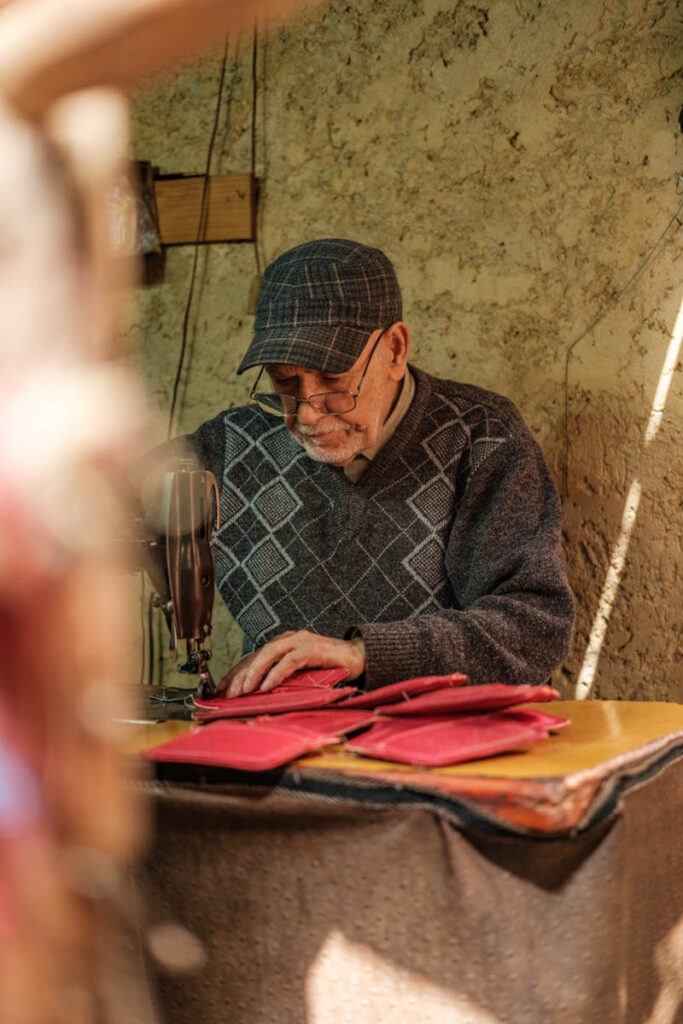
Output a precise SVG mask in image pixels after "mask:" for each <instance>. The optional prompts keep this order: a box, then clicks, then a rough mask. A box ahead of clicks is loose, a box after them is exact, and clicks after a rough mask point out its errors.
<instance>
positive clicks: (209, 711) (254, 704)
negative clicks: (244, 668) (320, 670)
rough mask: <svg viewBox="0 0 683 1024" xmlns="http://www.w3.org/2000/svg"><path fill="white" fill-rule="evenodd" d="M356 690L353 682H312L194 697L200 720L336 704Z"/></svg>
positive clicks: (245, 716)
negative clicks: (331, 684) (239, 693)
mask: <svg viewBox="0 0 683 1024" xmlns="http://www.w3.org/2000/svg"><path fill="white" fill-rule="evenodd" d="M352 693H355V688H354V687H353V686H342V687H339V688H338V689H334V688H332V687H316V686H311V687H307V688H306V689H303V688H302V689H297V688H293V689H287V688H286V687H284V686H278V687H277V689H275V690H269V691H268V692H267V693H264V692H263V691H262V690H257V691H256V693H248V694H247V695H246V696H245V697H214V698H212V699H211V700H197V701H195V705H196V711H195V712H194V716H193V717H194V718H195V720H196V721H198V722H211V721H213V720H214V719H217V718H250V717H252V716H256V715H268V714H277V713H278V712H280V711H306V710H310V709H311V708H322V707H324V706H325V705H326V704H334V703H335V701H338V700H339V699H340V698H342V697H348V696H350V695H351V694H352Z"/></svg>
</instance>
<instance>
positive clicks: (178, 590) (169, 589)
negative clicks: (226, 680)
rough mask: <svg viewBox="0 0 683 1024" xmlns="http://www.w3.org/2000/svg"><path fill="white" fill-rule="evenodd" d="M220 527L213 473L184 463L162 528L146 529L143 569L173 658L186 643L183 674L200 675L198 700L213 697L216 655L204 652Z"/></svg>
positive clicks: (170, 481) (169, 490) (165, 493)
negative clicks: (213, 545)
mask: <svg viewBox="0 0 683 1024" xmlns="http://www.w3.org/2000/svg"><path fill="white" fill-rule="evenodd" d="M218 525H219V497H218V485H217V484H216V479H215V477H214V476H213V474H212V473H210V472H209V471H208V470H205V469H198V468H197V467H196V466H195V465H194V464H193V462H192V461H191V460H182V461H181V462H180V464H179V467H178V469H176V470H174V471H172V472H169V473H166V474H165V477H164V482H163V489H162V499H161V518H160V522H159V524H158V526H155V527H151V526H150V525H149V523H146V524H145V528H144V530H145V532H146V533H147V538H146V542H145V543H144V544H143V556H142V561H143V568H144V569H145V571H146V572H147V575H148V576H149V578H150V580H151V582H152V585H153V587H154V589H155V590H156V593H157V597H156V599H155V603H156V604H157V605H158V607H160V608H161V610H162V612H163V613H164V617H165V619H166V622H167V625H168V628H169V632H170V650H171V657H172V658H173V660H175V659H176V658H177V656H178V641H179V640H185V641H186V644H187V659H186V661H185V662H184V663H183V664H181V665H179V666H178V671H179V672H189V673H191V674H193V675H198V676H199V681H198V684H197V696H198V697H203V698H206V697H212V696H213V695H214V694H215V693H216V686H215V683H214V681H213V679H212V678H211V672H210V670H209V660H210V658H211V651H209V650H207V649H206V648H205V647H204V642H205V640H206V638H207V637H208V636H209V634H210V633H211V613H212V611H213V599H214V571H213V557H212V554H211V534H212V530H213V529H214V528H216V527H217V526H218Z"/></svg>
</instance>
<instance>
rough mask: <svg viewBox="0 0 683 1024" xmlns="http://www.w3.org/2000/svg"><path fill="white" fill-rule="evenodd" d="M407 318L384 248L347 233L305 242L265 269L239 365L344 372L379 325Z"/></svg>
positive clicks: (243, 368)
mask: <svg viewBox="0 0 683 1024" xmlns="http://www.w3.org/2000/svg"><path fill="white" fill-rule="evenodd" d="M401 318H402V304H401V291H400V288H399V286H398V281H397V279H396V272H395V271H394V268H393V266H392V264H391V262H390V260H389V259H387V257H386V256H385V255H384V253H383V252H381V251H380V250H379V249H371V248H369V247H368V246H367V245H361V244H360V242H351V241H349V240H348V239H345V238H322V239H319V240H318V241H315V242H306V243H305V244H304V245H297V246H296V247H295V248H294V249H289V250H288V251H287V252H285V253H283V254H282V256H280V257H278V259H276V260H275V261H274V262H273V263H271V264H270V266H268V267H267V268H266V272H265V274H264V275H263V283H262V285H261V291H260V293H259V297H258V302H257V304H256V318H255V323H254V337H253V339H252V342H251V344H250V346H249V348H248V349H247V353H246V355H245V356H244V359H243V360H242V362H241V363H240V366H239V369H238V370H237V372H238V373H243V372H244V370H248V369H249V367H251V366H260V365H262V364H264V363H289V364H290V365H292V366H306V367H311V368H312V369H314V370H319V371H321V372H324V373H344V372H345V371H346V370H348V369H349V368H350V367H351V366H353V364H354V363H355V362H356V360H357V359H358V357H359V355H360V354H361V352H362V351H363V349H364V347H365V345H366V343H367V340H368V338H369V336H370V335H371V334H372V332H373V331H375V330H377V328H379V327H389V326H391V324H393V323H395V322H396V321H397V320H400V319H401Z"/></svg>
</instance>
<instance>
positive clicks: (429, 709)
mask: <svg viewBox="0 0 683 1024" xmlns="http://www.w3.org/2000/svg"><path fill="white" fill-rule="evenodd" d="M559 696H560V695H559V693H558V692H557V690H553V688H552V687H551V686H506V685H505V684H504V683H486V684H484V685H483V686H466V687H464V688H463V689H462V690H456V689H453V688H448V689H443V690H437V691H436V693H425V694H422V696H420V697H414V698H411V699H410V700H407V701H401V702H400V703H398V704H385V705H384V706H383V707H382V714H383V715H442V714H447V713H449V712H454V711H485V710H490V709H493V708H506V707H510V706H511V705H513V704H526V703H527V702H531V701H533V702H535V701H546V700H556V699H557V698H558V697H559Z"/></svg>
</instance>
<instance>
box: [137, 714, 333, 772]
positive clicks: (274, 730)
mask: <svg viewBox="0 0 683 1024" xmlns="http://www.w3.org/2000/svg"><path fill="white" fill-rule="evenodd" d="M336 739H337V737H336V735H335V734H334V733H331V732H330V730H329V729H311V728H309V729H306V728H303V727H297V726H295V725H290V726H282V725H279V726H278V725H275V724H270V723H265V722H213V723H212V724H211V725H206V726H202V727H201V728H194V729H191V730H190V731H189V732H187V733H185V734H184V735H182V736H178V737H176V739H173V740H169V741H168V742H167V743H162V744H160V745H159V746H158V747H151V748H150V749H149V750H145V751H143V755H144V756H145V757H146V758H148V759H149V760H150V761H168V762H172V763H174V764H183V763H188V764H204V765H212V766H214V767H217V768H236V769H239V770H240V771H249V772H262V771H270V770H271V769H273V768H280V767H281V766H282V765H285V764H287V763H288V762H289V761H293V760H295V759H296V758H297V757H302V756H303V755H304V754H308V753H310V752H311V751H313V750H319V749H320V747H324V746H326V745H327V744H329V743H334V742H336Z"/></svg>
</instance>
